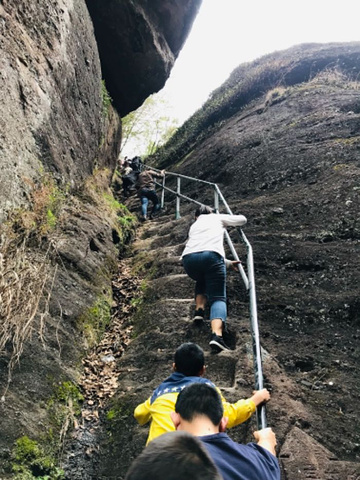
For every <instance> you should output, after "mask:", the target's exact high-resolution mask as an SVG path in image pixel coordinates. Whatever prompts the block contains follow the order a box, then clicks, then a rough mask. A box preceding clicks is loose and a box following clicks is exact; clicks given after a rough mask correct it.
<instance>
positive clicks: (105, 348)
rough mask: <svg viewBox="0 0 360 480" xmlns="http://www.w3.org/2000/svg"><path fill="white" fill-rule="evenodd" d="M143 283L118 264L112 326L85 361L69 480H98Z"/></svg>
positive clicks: (67, 463)
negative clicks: (106, 416)
mask: <svg viewBox="0 0 360 480" xmlns="http://www.w3.org/2000/svg"><path fill="white" fill-rule="evenodd" d="M139 284H140V279H139V278H138V277H137V276H136V275H134V274H133V273H132V272H131V271H130V266H129V260H128V259H123V260H121V261H119V264H118V273H117V275H116V276H115V277H114V279H113V281H112V290H113V299H114V304H113V306H112V315H111V323H110V325H109V327H108V329H107V330H106V332H105V334H104V336H103V338H102V340H101V341H100V343H99V344H98V345H97V346H96V347H95V348H94V349H93V350H92V351H91V352H90V353H89V355H88V356H87V357H86V358H84V359H83V365H84V371H83V375H82V377H81V379H80V382H79V385H80V386H81V388H82V393H83V395H84V403H83V406H82V410H81V419H80V421H79V423H77V424H75V428H74V431H73V434H72V437H71V440H70V441H69V443H68V445H67V446H66V449H65V453H64V460H63V468H64V470H65V474H66V478H67V479H69V480H70V479H72V480H77V479H79V480H80V479H82V480H86V479H89V480H90V479H95V478H97V476H96V469H97V464H98V456H99V439H100V438H101V437H102V435H103V434H104V432H103V426H102V410H103V408H104V407H105V405H106V403H107V401H108V400H109V399H110V398H111V397H112V396H113V395H114V393H115V391H116V389H117V388H118V381H117V379H118V376H119V363H118V362H117V360H118V359H119V358H120V357H121V356H122V355H123V353H124V351H125V349H126V347H127V345H128V344H129V342H130V337H131V332H132V326H131V325H130V323H129V318H130V317H131V315H132V313H133V312H134V309H135V306H134V302H133V299H134V298H136V297H137V296H138V295H139Z"/></svg>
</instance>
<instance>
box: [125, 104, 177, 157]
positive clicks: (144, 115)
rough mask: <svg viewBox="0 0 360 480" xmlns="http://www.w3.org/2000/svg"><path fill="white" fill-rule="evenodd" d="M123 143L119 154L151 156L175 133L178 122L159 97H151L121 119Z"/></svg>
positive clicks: (167, 105) (169, 108) (168, 106)
mask: <svg viewBox="0 0 360 480" xmlns="http://www.w3.org/2000/svg"><path fill="white" fill-rule="evenodd" d="M122 126H123V142H122V145H121V150H120V154H121V155H126V156H128V157H132V156H135V155H139V156H147V155H151V154H153V153H154V152H155V151H156V149H157V148H158V147H160V146H161V145H163V144H164V143H165V142H167V141H168V140H169V138H170V137H171V136H172V135H173V134H174V133H175V132H176V130H177V128H178V126H179V121H178V120H177V119H176V118H174V117H172V116H171V107H170V105H169V103H168V101H167V100H166V99H165V98H164V97H162V96H161V95H151V96H150V97H148V98H147V99H146V100H145V102H144V103H143V105H142V106H141V107H140V108H138V109H137V110H135V111H133V112H130V113H129V114H128V115H127V116H126V117H124V118H123V119H122Z"/></svg>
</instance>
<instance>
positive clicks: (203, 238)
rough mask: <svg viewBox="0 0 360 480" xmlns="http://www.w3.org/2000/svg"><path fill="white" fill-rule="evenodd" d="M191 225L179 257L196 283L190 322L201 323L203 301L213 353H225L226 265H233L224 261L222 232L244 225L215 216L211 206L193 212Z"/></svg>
mask: <svg viewBox="0 0 360 480" xmlns="http://www.w3.org/2000/svg"><path fill="white" fill-rule="evenodd" d="M195 219H196V220H195V222H194V223H193V224H192V226H191V227H190V230H189V237H188V240H187V242H186V245H185V249H184V251H183V253H182V255H181V258H182V263H183V266H184V269H185V271H186V273H187V274H188V275H189V277H190V278H192V279H193V280H195V281H196V284H195V302H196V310H195V317H194V321H195V322H197V321H200V322H201V321H202V320H203V318H204V309H205V305H206V302H207V301H208V302H209V305H210V321H211V332H212V333H211V339H210V346H211V348H212V350H213V351H214V352H219V351H221V350H228V346H227V345H226V344H225V342H224V339H223V329H224V325H225V322H226V315H227V311H226V266H227V265H231V264H233V265H236V264H237V263H239V262H236V261H234V262H232V261H230V260H226V259H225V250H224V232H225V228H226V227H230V226H241V225H245V223H246V222H247V220H246V217H244V215H228V214H216V213H214V211H213V209H212V208H211V207H208V206H206V205H201V206H200V207H198V208H197V209H196V211H195Z"/></svg>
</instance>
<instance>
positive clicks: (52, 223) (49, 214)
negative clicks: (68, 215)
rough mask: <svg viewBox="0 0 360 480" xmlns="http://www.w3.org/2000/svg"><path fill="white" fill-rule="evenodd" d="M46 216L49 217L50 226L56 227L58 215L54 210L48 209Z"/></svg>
mask: <svg viewBox="0 0 360 480" xmlns="http://www.w3.org/2000/svg"><path fill="white" fill-rule="evenodd" d="M46 218H47V224H48V226H49V227H50V229H52V228H54V227H55V226H56V216H55V215H54V214H53V212H52V211H51V210H50V209H48V211H47V212H46Z"/></svg>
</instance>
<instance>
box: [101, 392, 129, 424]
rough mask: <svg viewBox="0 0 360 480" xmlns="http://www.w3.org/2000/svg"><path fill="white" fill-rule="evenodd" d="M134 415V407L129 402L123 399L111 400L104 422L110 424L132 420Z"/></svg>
mask: <svg viewBox="0 0 360 480" xmlns="http://www.w3.org/2000/svg"><path fill="white" fill-rule="evenodd" d="M133 414H134V406H133V404H132V403H131V402H129V401H127V400H126V399H124V398H121V399H113V400H112V402H111V406H110V409H109V410H108V412H107V414H106V420H108V422H110V423H114V422H117V421H121V422H122V421H124V420H128V419H129V418H132V417H133Z"/></svg>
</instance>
